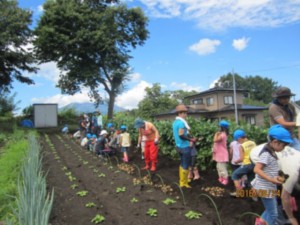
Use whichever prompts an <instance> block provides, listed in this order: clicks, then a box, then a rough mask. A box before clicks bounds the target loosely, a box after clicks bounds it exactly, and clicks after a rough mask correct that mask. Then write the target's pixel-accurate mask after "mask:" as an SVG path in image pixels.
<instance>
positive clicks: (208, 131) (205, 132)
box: [107, 114, 267, 170]
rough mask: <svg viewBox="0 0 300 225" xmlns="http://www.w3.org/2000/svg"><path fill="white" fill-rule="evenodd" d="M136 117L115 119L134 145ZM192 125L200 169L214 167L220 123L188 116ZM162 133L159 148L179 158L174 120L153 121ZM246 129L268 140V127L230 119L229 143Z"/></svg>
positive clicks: (254, 137) (258, 140)
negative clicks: (213, 155) (234, 136)
mask: <svg viewBox="0 0 300 225" xmlns="http://www.w3.org/2000/svg"><path fill="white" fill-rule="evenodd" d="M134 120H135V117H132V116H125V115H124V114H120V115H117V116H116V117H115V118H114V120H113V121H107V122H113V123H114V125H115V127H116V129H118V128H119V127H120V126H121V125H122V124H125V125H126V126H127V129H128V132H129V133H130V134H131V136H132V140H133V145H136V142H137V137H138V133H137V129H135V128H134V127H133V125H134ZM187 121H188V123H189V125H190V127H191V135H192V136H194V137H197V138H198V141H197V142H196V149H197V150H198V153H197V164H198V166H199V168H200V170H206V169H209V168H212V167H213V166H214V165H213V162H212V161H211V158H212V153H211V149H212V144H213V141H212V140H213V136H214V134H215V132H216V131H217V130H218V123H217V122H216V121H210V120H204V119H195V118H192V117H188V119H187ZM153 123H154V124H155V126H156V127H157V129H158V131H159V133H160V142H159V150H160V153H162V154H163V155H166V156H169V157H171V158H172V159H178V154H177V152H176V149H175V144H174V139H173V130H172V123H173V120H161V121H154V122H153ZM238 128H239V129H243V130H245V132H246V134H247V136H248V138H249V139H251V140H253V141H255V142H256V143H257V144H260V143H263V142H266V140H267V129H266V128H264V127H257V126H253V125H250V124H246V123H242V124H240V125H238V124H236V123H235V122H233V121H230V135H229V137H228V144H229V143H230V142H231V141H232V140H233V138H232V134H233V132H234V130H236V129H238Z"/></svg>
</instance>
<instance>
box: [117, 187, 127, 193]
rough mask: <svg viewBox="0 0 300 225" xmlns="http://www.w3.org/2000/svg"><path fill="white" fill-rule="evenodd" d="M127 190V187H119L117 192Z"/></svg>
mask: <svg viewBox="0 0 300 225" xmlns="http://www.w3.org/2000/svg"><path fill="white" fill-rule="evenodd" d="M125 191H126V187H117V190H116V192H117V193H120V192H125Z"/></svg>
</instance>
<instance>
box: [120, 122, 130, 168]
mask: <svg viewBox="0 0 300 225" xmlns="http://www.w3.org/2000/svg"><path fill="white" fill-rule="evenodd" d="M130 143H131V140H130V134H129V133H128V132H127V128H126V126H125V125H122V126H121V134H120V146H121V152H123V161H124V162H128V161H129V160H128V150H129V147H130V145H131V144H130Z"/></svg>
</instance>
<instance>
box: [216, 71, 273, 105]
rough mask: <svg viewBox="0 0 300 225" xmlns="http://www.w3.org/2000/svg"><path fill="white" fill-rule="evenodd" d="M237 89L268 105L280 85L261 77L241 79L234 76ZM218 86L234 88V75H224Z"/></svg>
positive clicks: (236, 75) (238, 76)
mask: <svg viewBox="0 0 300 225" xmlns="http://www.w3.org/2000/svg"><path fill="white" fill-rule="evenodd" d="M234 75H235V76H234V77H235V83H236V88H237V89H244V90H245V91H247V93H248V95H247V97H248V98H250V99H251V100H253V101H259V102H262V103H264V104H268V103H270V102H271V101H272V93H273V92H274V91H275V90H276V89H277V88H278V83H277V82H276V81H273V80H272V79H269V78H265V77H261V76H258V75H256V76H245V77H241V76H240V75H238V74H234ZM218 85H219V86H221V87H225V88H233V74H232V73H228V74H227V75H223V76H222V77H221V78H220V79H219V82H218Z"/></svg>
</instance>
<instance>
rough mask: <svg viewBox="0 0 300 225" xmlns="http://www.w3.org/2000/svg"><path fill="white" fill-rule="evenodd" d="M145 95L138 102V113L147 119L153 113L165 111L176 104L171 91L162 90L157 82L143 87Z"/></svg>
mask: <svg viewBox="0 0 300 225" xmlns="http://www.w3.org/2000/svg"><path fill="white" fill-rule="evenodd" d="M145 91H146V96H145V97H144V99H143V100H142V101H140V102H139V104H138V114H139V115H140V116H141V117H143V118H145V119H149V118H151V117H153V116H154V115H155V114H158V113H162V112H167V111H169V110H170V109H174V108H175V107H176V105H177V104H178V101H177V100H176V99H175V98H173V97H172V95H171V93H170V92H168V91H166V92H162V91H161V87H160V85H159V84H158V83H155V84H153V86H152V87H151V88H150V87H147V88H146V89H145Z"/></svg>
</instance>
